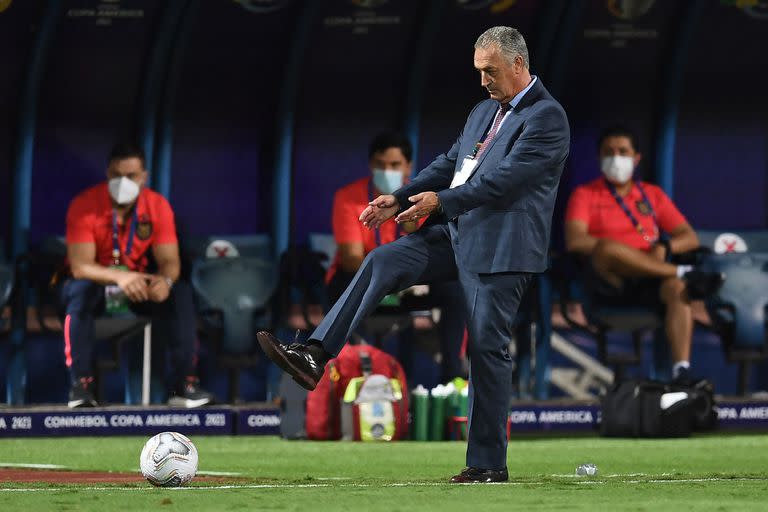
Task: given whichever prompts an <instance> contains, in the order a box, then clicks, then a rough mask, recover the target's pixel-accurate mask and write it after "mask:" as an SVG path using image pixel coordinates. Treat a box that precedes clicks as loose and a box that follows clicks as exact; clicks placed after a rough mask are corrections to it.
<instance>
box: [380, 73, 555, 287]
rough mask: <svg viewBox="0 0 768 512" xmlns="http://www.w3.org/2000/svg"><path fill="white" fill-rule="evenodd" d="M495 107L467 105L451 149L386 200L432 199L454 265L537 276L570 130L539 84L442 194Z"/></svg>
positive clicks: (485, 103) (494, 103) (405, 203)
mask: <svg viewBox="0 0 768 512" xmlns="http://www.w3.org/2000/svg"><path fill="white" fill-rule="evenodd" d="M498 106H499V104H498V102H497V101H495V100H491V99H488V100H484V101H481V102H480V103H478V104H477V105H475V108H474V109H472V112H470V114H469V117H468V119H467V122H466V124H465V125H464V130H463V131H462V132H461V134H459V137H458V138H457V139H456V142H455V143H454V144H453V147H451V149H450V150H449V151H448V152H447V153H445V154H443V155H440V156H438V157H437V158H436V159H435V160H434V161H433V162H432V163H431V164H429V165H428V166H427V167H426V168H425V169H424V170H422V171H421V172H420V173H419V174H418V176H417V177H416V178H415V179H414V180H413V181H411V182H410V183H409V184H407V185H406V186H404V187H403V188H401V189H399V190H398V191H396V192H395V193H394V195H395V197H397V199H398V201H399V202H400V205H401V206H402V207H403V208H407V207H408V206H410V202H409V201H408V199H407V198H408V197H409V196H412V195H414V194H417V193H419V192H426V191H433V192H437V193H438V196H439V198H440V203H441V204H442V207H443V211H444V212H445V215H446V217H447V218H448V219H449V220H450V221H451V222H456V228H457V230H455V231H454V233H457V234H456V235H455V236H454V240H453V245H454V251H455V253H456V264H457V265H458V266H459V267H461V268H464V269H465V270H467V271H470V272H476V273H497V272H543V271H544V270H546V268H547V250H548V248H549V237H550V230H551V224H552V211H553V209H554V206H555V198H556V195H557V187H558V184H559V183H560V175H561V174H562V172H563V166H564V165H565V160H566V158H567V157H568V150H569V145H570V130H569V127H568V119H567V117H566V115H565V111H564V110H563V108H562V107H561V106H560V104H559V103H558V102H557V101H555V99H554V98H552V96H551V95H550V94H549V92H547V90H546V89H545V88H544V85H543V84H542V83H541V79H537V80H536V83H535V84H534V85H533V87H531V89H530V90H529V91H528V92H527V93H526V94H525V96H523V98H522V99H521V101H520V102H519V103H518V104H517V106H516V107H515V108H514V109H513V111H512V112H511V113H510V114H509V116H508V117H507V119H506V120H505V121H504V124H502V125H501V128H500V129H499V131H498V133H497V134H496V137H495V138H494V139H493V140H492V141H491V143H490V146H489V147H488V148H487V149H486V150H485V152H484V153H483V154H482V155H481V157H480V159H479V160H478V164H477V166H476V167H475V169H474V172H473V174H472V175H471V176H470V178H469V179H468V180H467V182H466V183H465V184H463V185H460V186H458V187H455V188H452V189H451V188H449V186H450V184H451V181H452V179H453V175H454V173H455V172H457V171H458V170H459V169H460V168H461V165H462V161H463V160H464V157H466V156H467V155H470V154H471V153H472V150H473V148H474V147H475V144H476V143H477V142H478V141H480V140H482V138H483V135H485V133H486V132H487V131H488V129H489V127H490V125H491V123H492V121H493V117H494V115H495V114H496V111H497V109H498Z"/></svg>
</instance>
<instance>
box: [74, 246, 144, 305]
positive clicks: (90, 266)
mask: <svg viewBox="0 0 768 512" xmlns="http://www.w3.org/2000/svg"><path fill="white" fill-rule="evenodd" d="M67 257H68V259H69V266H70V270H71V272H72V277H74V278H75V279H87V280H89V281H93V282H95V283H99V284H103V285H107V284H116V285H118V286H119V287H120V289H121V290H123V292H125V294H126V295H127V296H128V298H129V299H130V300H131V301H133V302H142V301H145V300H147V299H148V298H149V289H148V288H147V280H148V279H149V276H148V275H147V274H143V273H141V272H129V271H125V270H119V269H115V268H109V267H105V266H103V265H99V264H98V263H97V262H96V244H94V243H91V242H88V243H78V244H67Z"/></svg>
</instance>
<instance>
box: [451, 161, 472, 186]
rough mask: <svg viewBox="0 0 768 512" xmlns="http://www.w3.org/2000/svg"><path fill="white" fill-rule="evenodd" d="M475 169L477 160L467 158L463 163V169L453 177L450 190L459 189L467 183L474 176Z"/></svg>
mask: <svg viewBox="0 0 768 512" xmlns="http://www.w3.org/2000/svg"><path fill="white" fill-rule="evenodd" d="M475 167H477V160H476V159H475V158H472V157H471V156H469V155H467V156H465V157H464V161H462V162H461V169H459V171H458V172H457V173H456V174H454V175H453V181H451V187H450V188H454V187H458V186H459V185H463V184H464V183H466V182H467V180H468V179H469V177H470V175H471V174H472V171H474V170H475Z"/></svg>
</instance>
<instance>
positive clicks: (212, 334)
mask: <svg viewBox="0 0 768 512" xmlns="http://www.w3.org/2000/svg"><path fill="white" fill-rule="evenodd" d="M278 279H279V275H278V269H277V266H276V264H275V263H274V262H272V261H271V260H266V259H261V258H245V257H240V258H218V259H210V260H200V261H197V262H196V263H195V264H194V266H193V268H192V287H193V288H194V290H195V295H196V298H197V301H198V307H199V311H198V312H199V314H200V316H201V321H202V328H203V333H204V335H205V337H206V338H208V339H209V340H210V341H211V342H212V344H213V346H214V350H215V352H216V354H217V360H218V363H219V365H220V366H222V367H224V368H227V369H228V371H229V377H230V389H229V395H230V400H231V401H233V402H234V401H237V400H238V399H239V380H240V370H241V369H243V368H246V367H249V366H253V365H254V364H256V362H257V360H258V355H257V343H256V332H257V331H258V330H261V329H269V328H271V326H272V325H271V324H272V319H271V300H272V297H273V295H274V293H275V290H276V287H277V284H278Z"/></svg>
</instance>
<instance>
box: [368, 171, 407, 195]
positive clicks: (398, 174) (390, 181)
mask: <svg viewBox="0 0 768 512" xmlns="http://www.w3.org/2000/svg"><path fill="white" fill-rule="evenodd" d="M373 185H374V186H375V187H376V189H377V190H378V191H379V192H381V193H382V194H391V193H392V192H394V191H395V190H397V189H399V188H400V187H402V186H403V171H397V170H394V169H374V170H373Z"/></svg>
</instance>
